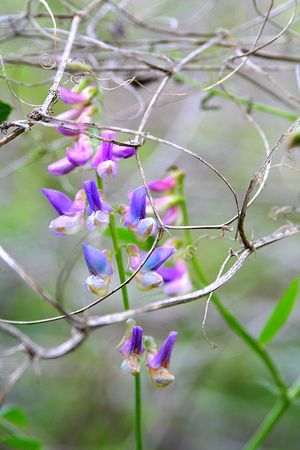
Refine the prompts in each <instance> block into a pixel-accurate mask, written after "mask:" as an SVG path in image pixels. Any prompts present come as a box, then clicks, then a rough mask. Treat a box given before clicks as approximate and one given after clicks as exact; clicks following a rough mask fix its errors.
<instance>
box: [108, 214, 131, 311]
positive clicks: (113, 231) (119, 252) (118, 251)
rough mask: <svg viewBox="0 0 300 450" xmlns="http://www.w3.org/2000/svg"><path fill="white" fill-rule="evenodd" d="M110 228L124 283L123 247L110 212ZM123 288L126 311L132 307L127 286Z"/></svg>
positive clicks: (121, 279)
mask: <svg viewBox="0 0 300 450" xmlns="http://www.w3.org/2000/svg"><path fill="white" fill-rule="evenodd" d="M109 229H110V233H111V239H112V243H113V246H114V250H115V257H116V262H117V267H118V272H119V279H120V283H124V281H125V280H126V277H125V269H124V263H123V257H122V249H121V247H120V246H119V242H118V232H117V227H116V221H115V215H114V213H111V214H110V222H109ZM121 290H122V297H123V305H124V309H125V311H127V310H128V309H130V306H129V298H128V292H127V287H126V286H123V287H122V288H121Z"/></svg>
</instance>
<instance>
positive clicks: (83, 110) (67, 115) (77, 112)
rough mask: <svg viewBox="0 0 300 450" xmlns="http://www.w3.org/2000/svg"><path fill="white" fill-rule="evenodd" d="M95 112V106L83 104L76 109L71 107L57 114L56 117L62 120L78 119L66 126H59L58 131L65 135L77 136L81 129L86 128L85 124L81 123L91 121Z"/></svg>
mask: <svg viewBox="0 0 300 450" xmlns="http://www.w3.org/2000/svg"><path fill="white" fill-rule="evenodd" d="M94 112H95V107H94V106H83V107H82V106H81V107H80V108H78V109H76V108H74V109H69V110H68V111H65V112H63V113H62V114H59V115H58V116H56V119H58V120H61V121H62V122H63V121H64V120H76V121H77V123H76V124H66V127H67V128H68V129H66V128H64V127H60V126H58V127H57V128H56V131H58V132H59V133H61V134H63V135H64V136H77V135H78V134H79V133H80V132H81V131H83V130H85V129H86V126H85V125H81V124H82V123H84V122H89V121H90V120H91V118H92V116H93V114H94Z"/></svg>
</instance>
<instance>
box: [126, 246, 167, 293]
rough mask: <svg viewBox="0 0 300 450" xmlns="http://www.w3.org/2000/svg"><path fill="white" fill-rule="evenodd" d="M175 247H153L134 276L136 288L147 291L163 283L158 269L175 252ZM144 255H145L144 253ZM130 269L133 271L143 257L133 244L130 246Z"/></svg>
mask: <svg viewBox="0 0 300 450" xmlns="http://www.w3.org/2000/svg"><path fill="white" fill-rule="evenodd" d="M175 251H176V250H175V248H171V247H168V248H165V247H159V248H156V249H154V251H153V252H152V254H151V255H150V256H149V258H148V259H147V261H146V262H145V264H144V265H143V267H142V268H141V269H140V270H139V272H138V273H137V274H136V276H135V281H136V284H137V287H138V289H140V290H141V291H148V290H150V289H154V288H156V287H161V286H162V285H163V284H164V280H163V277H162V276H161V275H160V274H159V273H158V269H159V268H160V267H161V266H162V265H163V264H164V263H165V262H166V261H167V259H168V258H170V256H172V255H173V253H174V252H175ZM144 256H145V255H144ZM129 257H130V270H131V271H132V272H134V271H135V270H136V269H137V268H138V267H139V265H140V264H141V262H142V261H143V259H144V258H143V257H141V255H140V254H139V250H138V248H137V247H136V246H135V245H132V246H131V248H130V254H129Z"/></svg>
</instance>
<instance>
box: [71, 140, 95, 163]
mask: <svg viewBox="0 0 300 450" xmlns="http://www.w3.org/2000/svg"><path fill="white" fill-rule="evenodd" d="M66 154H67V158H68V160H69V161H70V163H71V164H73V165H74V166H82V165H84V164H86V163H87V162H88V160H89V159H90V158H91V156H92V154H93V147H92V144H91V141H90V138H89V137H88V136H85V135H84V134H80V135H79V138H78V140H77V141H76V142H74V144H73V146H72V147H68V148H67V150H66Z"/></svg>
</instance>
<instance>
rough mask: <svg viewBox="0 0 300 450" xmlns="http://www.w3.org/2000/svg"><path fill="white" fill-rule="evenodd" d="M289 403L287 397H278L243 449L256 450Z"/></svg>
mask: <svg viewBox="0 0 300 450" xmlns="http://www.w3.org/2000/svg"><path fill="white" fill-rule="evenodd" d="M289 405H290V402H289V399H287V398H284V397H283V398H280V399H278V400H277V402H276V403H275V405H274V406H273V408H272V409H271V410H270V411H269V413H268V414H267V416H266V417H265V420H264V421H263V422H262V424H261V425H260V427H259V428H258V430H257V431H256V433H255V434H254V435H253V436H252V437H251V439H250V440H249V441H248V442H247V444H246V445H245V447H243V450H256V449H257V448H259V447H260V444H261V443H262V442H263V441H264V440H265V439H266V437H267V436H268V434H269V433H270V432H271V430H272V429H273V428H274V426H275V425H276V423H277V422H278V421H279V419H280V418H281V416H282V415H283V414H284V413H285V411H286V409H287V408H288V407H289Z"/></svg>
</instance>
